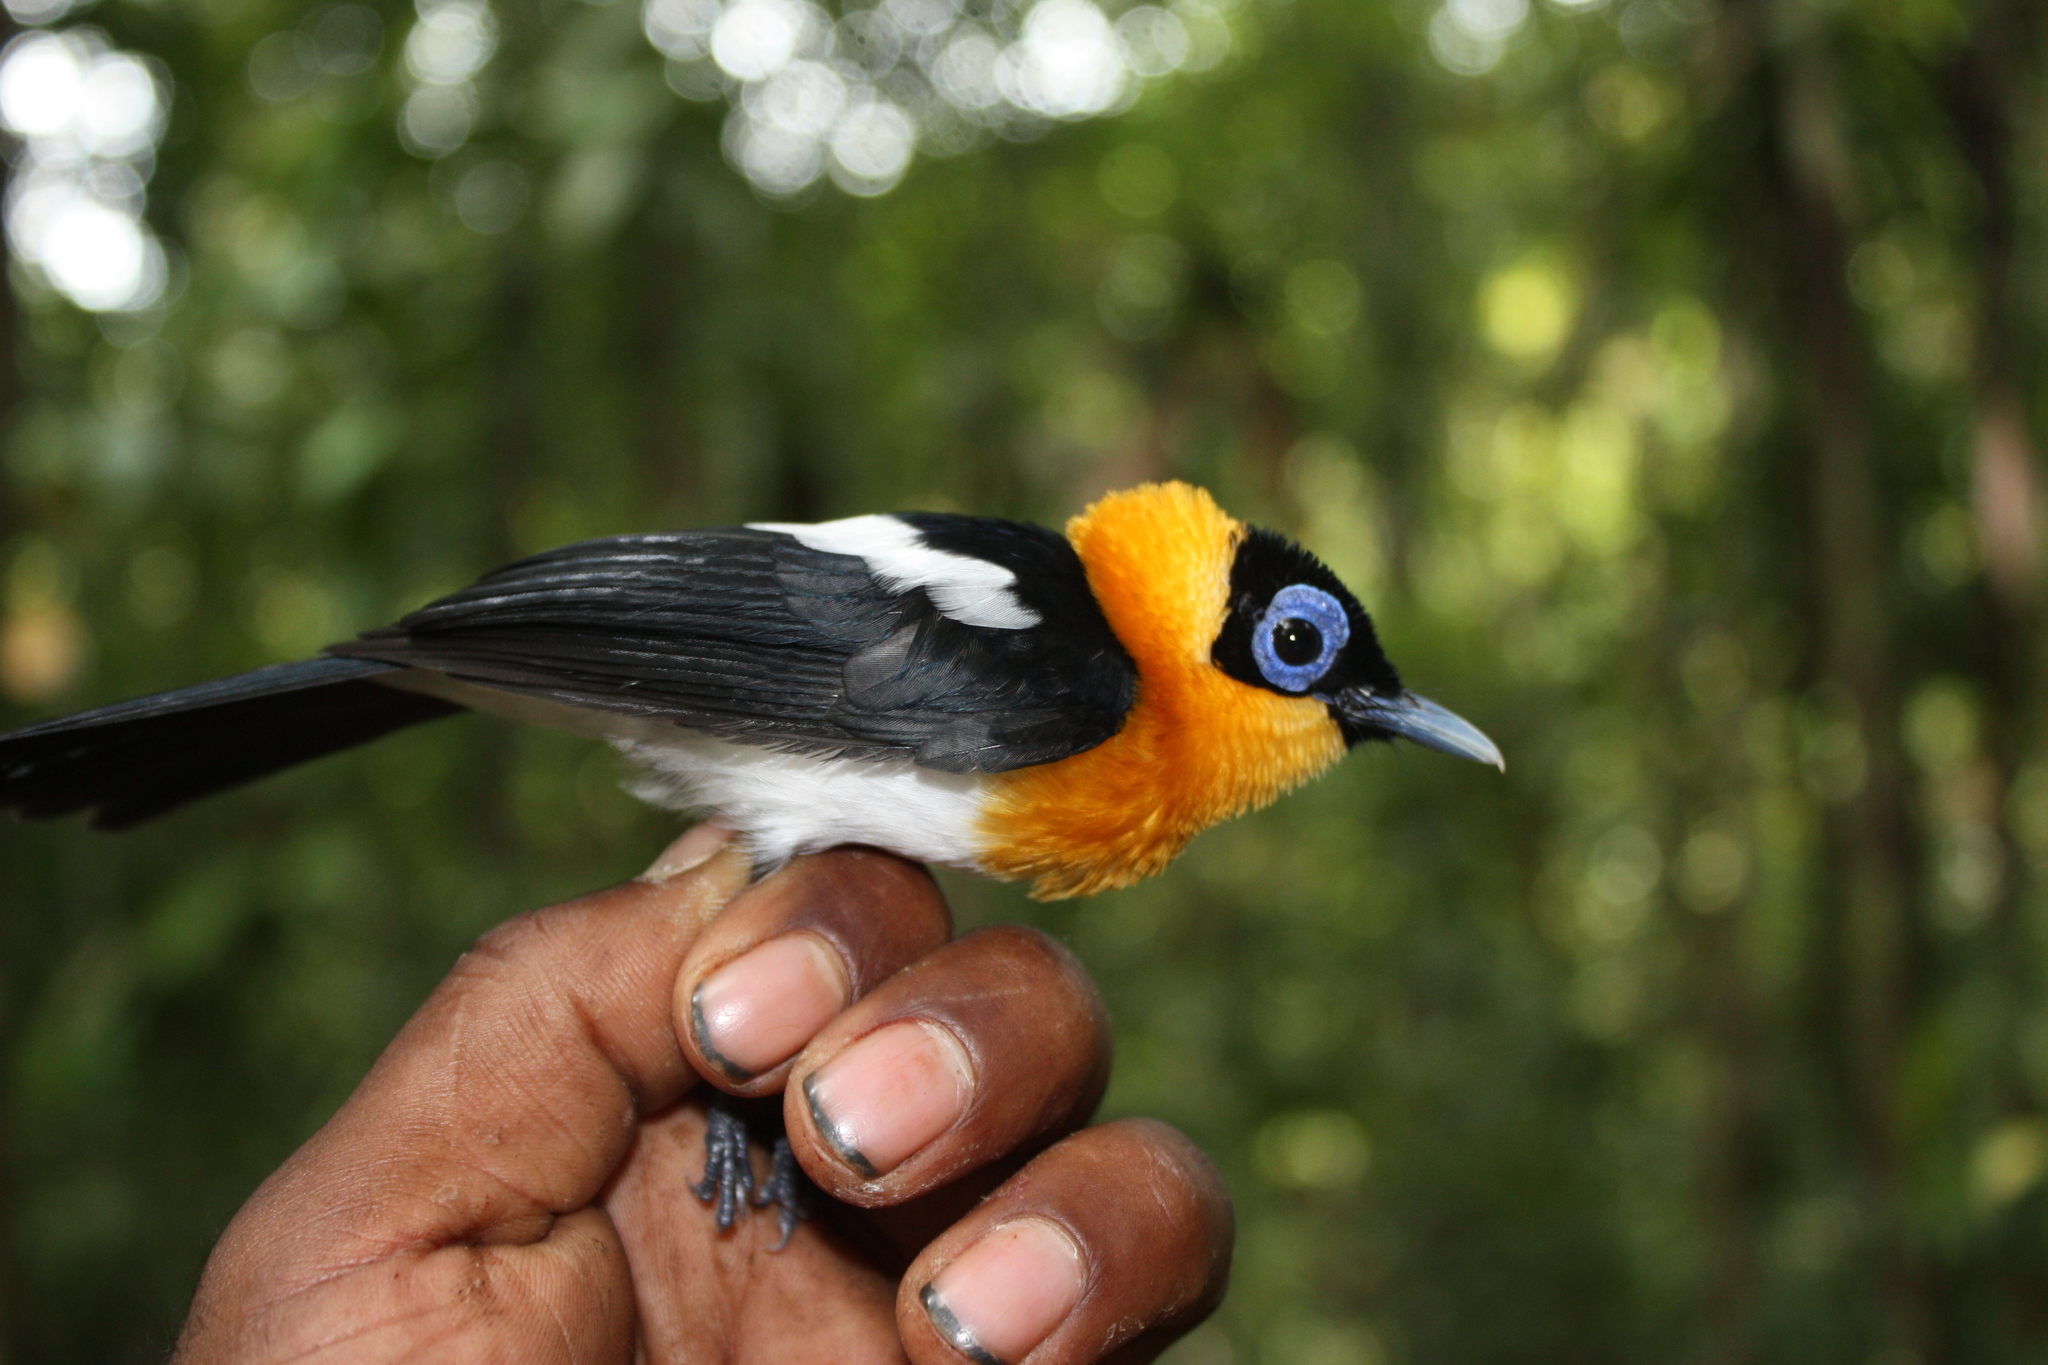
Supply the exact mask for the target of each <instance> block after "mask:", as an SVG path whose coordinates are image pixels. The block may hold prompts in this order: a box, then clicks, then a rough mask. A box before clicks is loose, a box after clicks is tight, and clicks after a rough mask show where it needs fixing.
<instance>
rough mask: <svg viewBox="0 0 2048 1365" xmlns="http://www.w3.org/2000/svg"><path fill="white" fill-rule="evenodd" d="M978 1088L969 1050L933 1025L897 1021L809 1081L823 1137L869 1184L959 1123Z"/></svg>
mask: <svg viewBox="0 0 2048 1365" xmlns="http://www.w3.org/2000/svg"><path fill="white" fill-rule="evenodd" d="M973 1089H974V1067H973V1064H972V1063H970V1062H969V1061H968V1060H967V1050H966V1049H965V1048H963V1047H961V1046H960V1040H959V1039H957V1038H955V1037H954V1036H953V1035H952V1034H951V1033H950V1032H949V1031H947V1030H946V1029H943V1028H939V1027H938V1026H936V1025H933V1024H921V1023H903V1024H891V1025H889V1026H888V1027H887V1028H881V1029H877V1030H875V1031H874V1032H873V1033H870V1034H869V1035H868V1036H867V1037H865V1038H863V1039H861V1040H860V1041H859V1042H858V1043H855V1044H854V1045H853V1046H852V1047H850V1048H848V1049H847V1050H846V1051H844V1052H842V1053H840V1054H839V1055H838V1056H837V1057H834V1058H833V1059H832V1060H831V1061H829V1062H827V1063H826V1064H825V1065H824V1066H823V1067H822V1068H820V1069H819V1070H817V1071H814V1072H812V1073H811V1074H810V1075H809V1076H807V1077H805V1078H804V1098H805V1099H806V1100H808V1101H809V1102H810V1106H811V1122H812V1123H813V1124H814V1125H815V1126H816V1127H817V1130H818V1136H820V1137H822V1138H824V1139H825V1141H826V1142H827V1143H828V1144H829V1145H830V1146H831V1147H832V1149H833V1150H834V1151H836V1152H837V1153H839V1157H840V1159H841V1160H843V1161H844V1162H845V1163H846V1164H847V1165H849V1166H851V1167H852V1168H853V1169H854V1170H856V1171H858V1172H859V1173H860V1174H861V1175H863V1176H865V1177H866V1178H868V1179H869V1180H872V1179H874V1178H875V1177H876V1176H878V1175H881V1174H883V1173H884V1172H886V1171H893V1170H895V1169H896V1168H897V1167H898V1166H900V1165H902V1164H903V1162H904V1161H905V1160H906V1159H908V1158H909V1157H910V1156H911V1154H912V1153H914V1152H916V1151H918V1150H919V1149H920V1148H922V1147H923V1146H924V1145H925V1144H926V1143H928V1142H930V1141H931V1140H932V1139H933V1138H935V1137H937V1136H938V1135H939V1134H941V1133H943V1132H945V1131H946V1130H947V1129H948V1128H951V1127H952V1126H953V1125H954V1124H955V1123H957V1122H959V1121H960V1115H961V1114H962V1113H963V1112H965V1110H966V1108H967V1099H968V1096H969V1095H970V1094H972V1093H973Z"/></svg>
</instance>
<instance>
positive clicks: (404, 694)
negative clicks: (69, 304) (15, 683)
mask: <svg viewBox="0 0 2048 1365" xmlns="http://www.w3.org/2000/svg"><path fill="white" fill-rule="evenodd" d="M465 709H469V710H477V711H484V712H490V713H494V714H498V715H503V716H510V717H513V718H516V719H520V720H527V721H535V722H539V723H541V724H545V725H551V726H556V727H559V728H564V729H570V730H575V731H579V732H583V733H588V734H593V735H598V736H602V737H604V738H606V739H608V740H610V741H611V742H612V743H613V744H615V745H616V746H617V747H618V748H619V749H621V750H623V751H624V752H625V753H626V754H627V755H628V756H629V758H630V759H631V760H632V761H633V762H634V763H635V764H636V765H637V766H638V767H639V768H640V770H641V772H642V774H643V776H642V777H641V778H640V780H639V783H638V785H637V787H636V792H637V794H639V795H641V796H643V797H644V798H646V799H648V800H651V801H654V802H655V803H657V804H660V805H664V806H670V807H674V808H677V809H689V810H697V811H704V812H709V813H712V814H715V815H717V816H718V817H719V818H721V819H722V820H724V821H725V822H727V823H728V824H731V825H732V826H734V827H735V828H736V829H738V830H739V831H740V832H741V833H742V834H743V835H744V836H745V838H746V839H747V841H748V842H749V844H750V845H751V848H752V852H753V854H754V856H755V859H756V861H757V863H758V864H759V865H761V866H763V867H772V866H775V865H777V864H779V863H781V862H783V861H785V860H787V859H788V858H790V857H792V856H794V855H796V854H799V853H805V852H810V851H814V850H817V849H822V848H827V847H829V846H831V845H834V844H841V843H865V844H874V845H879V846H880V847H883V848H888V849H893V850H895V851H896V852H899V853H902V854H905V855H908V856H910V857H913V858H919V859H923V860H926V861H930V862H937V863H945V864H949V865H952V866H955V867H961V868H966V869H969V870H972V871H975V872H980V873H983V874H986V875H988V876H993V877H999V878H1005V879H1010V878H1028V879H1030V881H1031V883H1032V889H1033V894H1034V895H1037V896H1040V897H1062V896H1074V895H1083V894H1087V893H1090V892H1094V891H1100V890H1103V889H1105V888H1109V887H1117V886H1124V885H1128V884H1129V883H1131V882H1135V881H1138V880H1139V879H1141V878H1144V877H1147V876H1150V875H1151V874H1153V873H1155V872H1157V871H1159V870H1160V869H1161V868H1163V867H1165V866H1166V864H1167V863H1169V862H1171V861H1172V860H1173V858H1174V857H1175V856H1176V855H1177V854H1178V853H1179V852H1180V851H1181V849H1183V848H1184V847H1185V846H1186V845H1187V843H1188V841H1189V840H1190V839H1191V838H1193V837H1194V836H1195V834H1196V833H1198V832H1199V831H1201V830H1203V829H1205V828H1207V827H1208V826H1210V825H1212V824H1215V823H1216V822H1217V821H1219V820H1225V819H1228V818H1230V817H1231V816H1234V815H1237V814H1239V813H1241V812H1243V811H1246V810H1249V809H1251V808H1253V807H1257V806H1262V805H1265V804H1266V803H1267V802H1269V801H1271V800H1273V799H1274V798H1275V797H1277V796H1279V795H1280V794H1281V793H1282V792H1284V791H1286V790H1288V789H1289V788H1291V787H1294V786H1296V785H1298V784H1299V783H1301V782H1304V781H1306V780H1307V779H1309V778H1311V777H1313V776H1315V775H1316V774H1318V773H1320V772H1322V771H1323V770H1324V769H1325V768H1327V767H1329V766H1330V765H1331V764H1332V763H1334V762H1335V761H1336V760H1337V759H1338V758H1339V757H1340V756H1342V754H1343V753H1344V751H1345V750H1346V749H1347V748H1349V747H1350V746H1352V745H1355V744H1358V743H1359V742H1361V741H1364V740H1387V739H1394V738H1402V739H1409V740H1413V741H1416V742H1417V743H1421V744H1426V745H1428V746H1430V747H1431V748H1435V749H1441V750H1443V751H1445V752H1447V753H1452V754H1457V755H1460V756H1462V757H1465V758H1471V759H1477V760H1479V761H1481V762H1486V763H1492V764H1495V765H1500V763H1501V757H1500V751H1499V750H1498V749H1496V748H1495V747H1494V745H1493V743H1492V742H1491V741H1490V740H1488V739H1487V738H1486V736H1485V735H1483V734H1481V733H1480V732H1479V731H1478V730H1477V729H1475V728H1474V727H1473V726H1471V725H1470V724H1468V723H1467V722H1465V721H1464V720H1462V719H1460V718H1459V717H1457V716H1455V715H1453V714H1452V713H1451V712H1449V711H1447V710H1445V709H1444V708H1443V707H1441V706H1438V705H1436V704H1435V703H1434V702H1430V701H1427V700H1425V699H1423V698H1421V697H1418V696H1416V695H1415V694H1414V693H1412V692H1409V691H1407V690H1406V689H1405V688H1403V687H1402V685H1401V680H1400V676H1399V675H1398V674H1397V673H1395V671H1394V667H1393V665H1392V664H1390V663H1388V662H1387V659H1386V656H1385V655H1384V654H1382V653H1381V652H1380V646H1379V641H1378V639H1377V638H1376V637H1375V635H1374V632H1373V626H1372V621H1371V619H1370V618H1369V617H1368V616H1367V615H1366V613H1365V611H1364V609H1363V608H1361V607H1360V606H1359V605H1358V602H1357V600H1356V599H1355V598H1353V597H1352V595H1351V593H1350V592H1349V591H1347V590H1346V589H1345V587H1344V585H1343V584H1342V583H1340V582H1338V580H1337V578H1336V576H1335V575H1334V574H1332V573H1331V572H1330V571H1329V570H1328V569H1327V568H1325V567H1324V566H1323V565H1322V564H1321V563H1320V562H1319V561H1318V560H1316V559H1315V558H1314V557H1313V556H1312V555H1310V554H1309V553H1308V552H1306V551H1305V550H1303V549H1301V548H1300V547H1299V546H1297V545H1295V544H1294V543H1292V542H1291V541H1289V540H1287V539H1286V538H1284V537H1282V536H1279V535H1276V534H1275V533H1273V532H1271V531H1264V530H1259V529H1256V528H1253V527H1249V526H1246V525H1244V524H1243V523H1242V522H1239V521H1236V520H1234V519H1232V518H1231V517H1229V516H1228V515H1226V514H1225V513H1224V512H1223V511H1222V510H1221V509H1220V508H1219V507H1218V506H1217V505H1216V503H1215V501H1214V500H1213V499H1212V498H1210V496H1209V495H1208V494H1207V493H1206V492H1203V491H1202V490H1201V489H1198V488H1194V487H1191V486H1189V485H1187V484H1184V483H1162V484H1147V485H1144V486H1142V487H1139V488H1134V489H1130V490H1128V491H1125V492H1121V493H1113V494H1110V495H1109V496H1107V497H1104V498H1103V499H1101V500H1100V501H1099V502H1097V503H1095V504H1094V505H1093V506H1091V507H1089V508H1088V509H1087V510H1086V511H1084V512H1082V513H1081V514H1080V515H1079V516H1077V517H1075V518H1073V520H1071V521H1070V522H1069V523H1068V524H1067V533H1066V535H1065V536H1064V537H1062V536H1060V535H1057V534H1055V533H1054V532H1052V531H1049V530H1046V529H1044V528H1042V527H1037V526H1029V525H1025V524H1022V523H1019V522H1012V521H1000V520H996V519H993V518H987V517H968V516H954V515H947V514H939V513H903V514H899V515H876V516H860V517H850V518H847V519H845V520H842V521H828V522H823V523H820V524H817V525H783V524H776V523H759V524H754V525H749V526H744V527H730V528H723V529H718V530H705V531H680V532H675V533H672V534H665V535H640V536H620V537H616V538H612V539H606V540H592V541H586V542H584V543H582V544H578V545H570V546H566V547H564V548H562V549H559V550H551V551H549V552H547V553H545V554H540V555H535V556H533V557H532V558H530V559H524V560H521V561H519V562H518V563H516V564H512V565H509V566H508V567H506V568H503V569H500V570H498V571H497V572H496V573H493V574H490V575H488V576H486V577H485V578H483V579H482V580H480V581H479V582H477V583H476V584H475V585H474V586H472V587H469V588H465V589H464V590H462V591H461V592H458V593H455V594H454V595H452V596H449V597H444V598H442V599H441V600H439V601H437V602H434V603H432V604H430V605H428V606H425V607H422V608H421V609H420V610H418V611H416V612H413V613H412V614H411V615H410V616H407V617H405V618H404V619H403V620H401V621H399V622H398V623H397V624H396V625H392V626H387V627H385V628H383V629H381V630H373V631H371V632H369V633H368V634H366V635H363V636H362V637H360V638H359V639H355V640H350V641H347V642H345V643H342V644H337V645H333V646H330V647H329V648H328V649H327V650H326V651H325V652H324V653H323V654H322V655H321V656H320V657H318V658H314V659H308V660H306V661H304V662H302V663H293V664H282V665H278V666H276V667H272V668H263V669H258V670H256V671H255V672H253V673H245V674H242V675H240V676H238V677H232V678H224V679H221V680H220V681H217V682H210V683H202V684H200V685H199V686H196V687H187V688H183V689H181V690H179V691H175V692H166V693H162V694H160V695H158V696H153V697H144V698H142V699H140V700H137V701H129V702H122V703H120V704H118V705H114V706H107V707H102V708H100V709H99V710H95V711H87V712H84V713H82V714H80V715H76V716H70V717H67V718H65V719H61V720H54V721H49V722H46V723H44V724H40V725H32V726H29V727H28V728H26V729H23V730H16V731H14V732H13V733H12V734H8V735H4V736H0V808H11V809H13V810H15V811H17V812H19V813H20V814H22V815H24V816H27V817H29V818H32V819H39V818H46V817H52V816H60V815H66V814H70V813H72V812H75V811H82V810H89V811H91V812H92V822H93V823H94V824H95V825H97V826H99V827H101V828H106V829H116V828H120V827H122V826H125V825H131V824H134V823H136V822H137V821H141V820H145V819H148V818H150V817H151V816H154V815H158V814H161V813H163V812H164V811H168V810H170V809H172V808H173V807H175V806H179V805H182V804H184V803H185V802H187V801H191V800H193V799H195V798H197V797H200V796H205V795H207V794H209V793H212V792H216V791H219V790H222V789H223V788H227V787H232V786H235V785H238V784H240V783H243V782H247V781H249V780H251V779H253V778H257V777H261V776H263V775H265V774H267V773H271V772H275V771H277V770H279V769H282V768H286V767H289V766H291V765H292V764H295V763H301V762H304V761H306V760H307V759H311V758H316V757H319V756H320V755H322V754H328V753H333V752H335V751H337V750H341V749H345V748H348V747H350V746H352V745H356V744H360V743H363V742H364V741H366V740H370V739H374V738H376V737H377V736H379V735H382V734H385V733H388V732H389V731H392V730H396V729H399V728H401V727H403V726H407V725H412V724H416V723H418V722H421V721H426V720H432V719H435V718H437V717H440V716H446V715H451V714H454V713H455V712H458V711H461V710H465Z"/></svg>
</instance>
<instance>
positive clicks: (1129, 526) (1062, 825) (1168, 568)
mask: <svg viewBox="0 0 2048 1365" xmlns="http://www.w3.org/2000/svg"><path fill="white" fill-rule="evenodd" d="M1067 537H1068V539H1070V540H1071V541H1072V542H1073V544H1074V549H1075V550H1076V551H1077V552H1079V554H1080V556H1081V563H1082V564H1083V565H1084V566H1085V567H1086V568H1087V571H1088V583H1089V586H1090V587H1092V588H1093V589H1094V591H1095V598H1096V601H1098V602H1099V603H1101V604H1102V610H1103V614H1104V615H1105V616H1107V617H1108V618H1109V625H1110V629H1112V630H1114V631H1115V632H1116V635H1117V638H1118V639H1119V640H1121V641H1123V643H1124V648H1126V649H1127V650H1129V651H1130V654H1131V657H1132V658H1133V659H1135V660H1136V661H1137V665H1138V698H1137V703H1136V704H1135V705H1134V706H1133V707H1132V708H1131V713H1130V716H1129V717H1128V718H1127V719H1126V720H1125V722H1124V728H1123V729H1122V730H1121V731H1119V732H1118V733H1117V735H1116V736H1115V737H1114V738H1113V739H1110V740H1109V741H1108V742H1107V743H1104V744H1100V745H1097V746H1096V747H1095V748H1093V749H1090V750H1088V751H1087V752H1086V753H1081V754H1076V755H1075V756H1074V757H1072V758H1067V759H1062V760H1060V761H1059V762H1057V763H1047V764H1044V765H1042V766H1039V767H1035V768H1022V769H1019V770H1017V771H1016V772H1012V773H1005V774H1002V775H1001V776H999V777H997V778H995V779H994V780H993V782H992V785H991V790H990V792H989V797H988V799H987V801H986V803H985V804H984V806H983V814H982V817H981V827H982V831H983V834H984V836H985V838H986V841H987V843H986V847H985V849H984V851H983V853H982V855H981V863H982V867H983V870H984V871H986V872H988V873H990V874H992V875H995V876H999V877H1007V878H1024V877H1028V878H1030V879H1031V880H1032V889H1031V894H1032V895H1033V896H1036V897H1038V898H1040V899H1057V898H1059V897H1064V896H1080V895H1087V894H1089V893H1090V892H1095V891H1103V890H1107V889H1109V888H1111V887H1117V886H1128V885H1130V884H1131V883H1132V882H1135V881H1139V880H1142V879H1143V878H1146V877H1149V876H1151V875H1152V874H1153V873H1155V872H1158V871H1159V870H1160V869H1162V868H1164V867H1165V866H1166V865H1167V864H1168V863H1169V862H1171V861H1173V859H1174V857H1175V856H1176V855H1177V854H1179V852H1180V851H1181V850H1182V849H1183V848H1185V847H1186V846H1187V842H1188V840H1190V839H1192V838H1194V836H1195V835H1196V834H1198V833H1200V832H1201V831H1202V830H1204V829H1207V828H1208V827H1209V826H1210V825H1213V824H1215V823H1216V822H1217V821H1219V820H1227V819H1229V818H1230V817H1231V816H1233V815H1238V814H1240V813H1242V812H1244V811H1246V810H1250V809H1253V808H1254V807H1258V806H1263V805H1265V804H1266V803H1267V802H1269V801H1271V800H1273V799H1274V798H1275V797H1277V796H1279V795H1280V794H1281V793H1282V792H1284V791H1286V790H1287V789H1288V788H1290V787H1293V786H1296V785H1298V784H1299V783H1301V782H1304V781H1306V780H1308V779H1309V778H1311V777H1314V776H1315V775H1316V774H1317V773H1320V772H1322V771H1323V770H1324V769H1325V768H1327V767H1329V766H1330V765H1331V764H1332V763H1334V762H1336V760H1337V759H1338V758H1340V757H1342V756H1343V753H1344V740H1343V736H1342V734H1341V733H1340V732H1339V731H1338V729H1337V724H1336V722H1335V721H1333V720H1332V719H1331V718H1330V713H1329V711H1328V710H1327V709H1326V708H1325V707H1324V705H1323V704H1322V703H1321V702H1318V701H1312V700H1310V699H1308V698H1306V697H1283V696H1280V695H1279V694H1278V693H1274V692H1268V691H1266V690H1264V689H1263V688H1257V687H1249V686H1247V685H1245V684H1244V683H1241V682H1238V681H1237V680H1236V679H1235V678H1232V677H1230V676H1229V675H1228V674H1226V673H1224V672H1223V670H1221V669H1219V668H1217V667H1216V665H1215V664H1213V663H1211V662H1210V658H1209V651H1210V648H1211V646H1212V645H1213V644H1214V643H1215V640H1216V635H1217V632H1218V631H1219V630H1221V628H1222V625H1223V619H1224V613H1225V612H1226V610H1227V609H1228V603H1229V595H1230V566H1231V561H1232V559H1233V558H1234V557H1235V555H1236V552H1237V545H1238V542H1239V541H1240V540H1241V539H1243V537H1244V526H1243V525H1242V523H1240V522H1238V521H1236V520H1234V519H1233V518H1231V517H1229V516H1227V515H1225V514H1224V512H1223V510H1222V509H1221V508H1219V507H1218V506H1217V505H1216V503H1215V500H1214V499H1212V498H1211V497H1210V496H1209V495H1208V494H1207V493H1206V492H1204V491H1202V490H1201V489H1199V488H1194V487H1191V486H1190V485H1188V484H1184V483H1166V484H1146V485H1144V486H1142V487H1139V488H1134V489H1130V490H1129V491H1127V492H1122V493H1112V494H1110V495H1109V496H1108V497H1105V498H1103V499H1102V500H1101V501H1100V502H1098V503H1096V504H1095V505H1094V506H1092V507H1090V508H1089V509H1088V510H1087V511H1085V512H1083V513H1081V515H1079V516H1077V517H1075V518H1074V519H1073V520H1072V521H1070V522H1068V523H1067Z"/></svg>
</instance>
